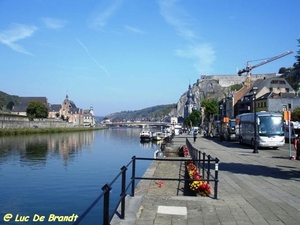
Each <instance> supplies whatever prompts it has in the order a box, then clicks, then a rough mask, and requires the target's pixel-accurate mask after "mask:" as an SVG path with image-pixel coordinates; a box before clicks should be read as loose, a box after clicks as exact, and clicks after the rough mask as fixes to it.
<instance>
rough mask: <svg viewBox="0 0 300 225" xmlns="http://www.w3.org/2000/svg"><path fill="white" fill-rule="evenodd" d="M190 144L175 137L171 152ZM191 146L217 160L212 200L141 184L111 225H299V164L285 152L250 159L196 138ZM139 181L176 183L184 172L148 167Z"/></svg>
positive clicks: (177, 186)
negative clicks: (122, 215) (121, 216)
mask: <svg viewBox="0 0 300 225" xmlns="http://www.w3.org/2000/svg"><path fill="white" fill-rule="evenodd" d="M186 138H188V139H189V140H190V142H191V143H192V136H191V135H185V134H184V135H181V136H176V137H175V138H174V139H173V146H175V148H176V147H180V146H182V145H184V144H185V141H186ZM192 144H193V146H194V147H195V148H197V149H199V150H200V151H202V152H205V153H206V154H210V155H211V156H212V157H218V158H219V160H220V164H219V188H218V199H213V198H210V197H199V196H196V197H195V196H185V195H184V183H183V182H178V181H161V180H159V179H155V180H153V181H149V180H141V181H140V182H139V184H138V186H137V188H136V193H135V196H134V197H131V196H127V197H126V198H127V199H126V217H125V219H124V220H120V219H119V218H117V217H114V219H113V220H112V223H111V224H112V225H117V224H120V225H121V224H131V225H152V224H154V225H167V224H168V225H177V224H178V225H181V224H182V225H183V224H189V225H194V224H195V225H196V224H204V225H216V224H224V225H231V224H232V225H233V224H243V225H244V224H246V225H247V224H257V225H264V224H271V225H273V224H274V225H281V224H287V225H295V224H300V161H297V160H290V159H289V152H288V151H287V150H283V149H278V150H271V149H262V150H260V151H259V153H258V154H254V153H252V151H253V150H252V149H251V148H250V147H247V146H240V145H239V144H238V143H229V142H219V141H218V140H215V139H206V138H201V137H200V138H198V139H197V141H196V143H192ZM144 176H145V177H154V178H156V177H157V178H159V177H167V178H172V177H174V178H178V177H183V176H184V168H183V164H182V163H181V162H177V161H171V162H167V161H153V163H152V164H151V165H150V167H149V168H148V170H147V171H146V173H145V174H144Z"/></svg>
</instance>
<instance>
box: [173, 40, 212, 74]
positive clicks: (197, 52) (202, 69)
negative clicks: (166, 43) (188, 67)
mask: <svg viewBox="0 0 300 225" xmlns="http://www.w3.org/2000/svg"><path fill="white" fill-rule="evenodd" d="M176 55H177V56H180V57H184V58H191V59H194V60H195V63H194V66H195V68H196V70H197V71H198V72H199V73H200V74H206V73H209V72H211V71H212V68H211V65H212V63H213V62H214V61H215V58H216V57H215V52H214V50H213V47H212V46H211V45H210V44H198V45H190V46H188V48H187V49H185V50H182V49H177V50H176Z"/></svg>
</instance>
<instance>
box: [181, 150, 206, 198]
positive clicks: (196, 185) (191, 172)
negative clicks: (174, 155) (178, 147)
mask: <svg viewBox="0 0 300 225" xmlns="http://www.w3.org/2000/svg"><path fill="white" fill-rule="evenodd" d="M182 148H183V155H184V157H190V155H189V150H188V147H187V146H183V147H182ZM185 166H186V171H187V174H188V176H189V178H190V179H191V181H190V182H189V187H190V190H191V191H193V192H195V193H196V194H197V195H200V196H205V197H207V196H209V195H211V194H212V192H211V187H210V184H209V183H207V182H206V181H205V180H203V177H202V175H201V174H200V172H199V171H198V169H197V166H196V165H195V163H194V162H193V160H187V161H186V162H185Z"/></svg>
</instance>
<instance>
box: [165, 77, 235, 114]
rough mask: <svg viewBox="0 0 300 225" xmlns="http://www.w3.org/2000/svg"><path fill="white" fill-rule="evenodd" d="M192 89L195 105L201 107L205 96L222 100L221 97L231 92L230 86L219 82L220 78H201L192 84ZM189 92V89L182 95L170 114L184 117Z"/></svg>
mask: <svg viewBox="0 0 300 225" xmlns="http://www.w3.org/2000/svg"><path fill="white" fill-rule="evenodd" d="M187 89H188V88H187ZM190 91H191V93H192V98H193V102H194V103H195V107H196V108H198V109H199V108H200V107H201V105H200V102H201V101H202V100H203V99H204V98H209V99H217V100H218V101H220V100H221V99H223V98H225V96H228V94H229V93H230V87H222V86H221V85H220V84H219V80H215V79H211V80H209V79H205V80H203V79H200V80H198V81H197V83H194V84H193V85H192V86H191V89H190ZM188 93H189V90H187V91H186V92H185V93H183V94H182V95H181V97H180V98H179V101H178V102H177V107H176V108H175V109H174V110H172V111H171V113H170V116H175V117H184V108H185V105H186V102H187V100H188Z"/></svg>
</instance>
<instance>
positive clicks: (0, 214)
mask: <svg viewBox="0 0 300 225" xmlns="http://www.w3.org/2000/svg"><path fill="white" fill-rule="evenodd" d="M140 132H141V130H140V129H134V128H133V129H122V128H120V129H108V130H98V131H86V132H74V133H60V134H39V135H26V136H9V137H0V224H72V222H65V223H61V222H60V223H58V222H54V221H51V218H50V217H53V216H54V215H55V216H72V215H75V216H76V215H78V216H80V215H81V214H82V213H83V212H84V211H85V210H86V208H87V207H88V206H89V205H90V204H91V203H92V202H93V201H94V200H95V199H96V198H97V197H98V196H99V194H100V193H101V191H102V190H101V188H102V187H103V185H104V184H106V183H109V182H111V181H112V179H113V178H114V177H115V176H116V175H117V174H118V173H119V172H120V168H121V167H122V166H123V165H127V164H128V163H129V161H130V160H131V158H132V156H137V157H151V158H152V157H153V154H154V151H155V150H157V149H159V145H156V144H155V143H152V142H149V143H140V140H139V133H140ZM150 163H151V161H144V162H143V163H139V165H137V166H138V168H137V176H141V175H143V174H144V172H145V170H146V169H147V168H148V166H149V164H150ZM113 193H114V191H112V195H113ZM115 194H116V196H113V197H114V198H115V200H114V201H116V199H117V198H118V197H119V196H118V195H117V193H116V192H115ZM118 194H119V193H118ZM101 210H102V203H101V202H99V204H98V205H97V207H95V209H93V210H92V211H91V213H90V214H89V215H88V216H87V217H86V219H85V220H84V221H83V223H82V224H101V223H102V216H101V215H102V213H101Z"/></svg>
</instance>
